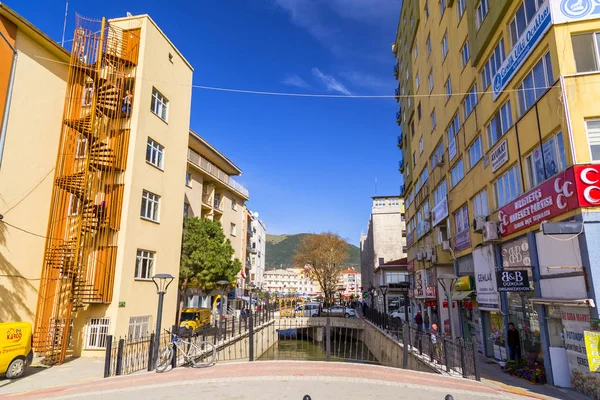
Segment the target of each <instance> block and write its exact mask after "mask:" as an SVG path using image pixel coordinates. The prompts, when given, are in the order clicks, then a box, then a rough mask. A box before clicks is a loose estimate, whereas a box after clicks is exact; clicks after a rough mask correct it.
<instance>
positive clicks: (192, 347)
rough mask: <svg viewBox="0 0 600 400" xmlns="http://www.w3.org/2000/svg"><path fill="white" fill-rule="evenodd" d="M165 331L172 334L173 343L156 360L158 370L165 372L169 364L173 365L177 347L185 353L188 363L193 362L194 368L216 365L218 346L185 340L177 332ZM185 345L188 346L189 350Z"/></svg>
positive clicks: (184, 356)
mask: <svg viewBox="0 0 600 400" xmlns="http://www.w3.org/2000/svg"><path fill="white" fill-rule="evenodd" d="M165 331H166V332H167V333H168V334H169V335H171V343H169V345H168V346H167V347H165V348H164V349H162V351H161V352H160V354H159V356H158V360H157V362H156V372H164V371H166V370H167V368H168V367H169V365H172V362H173V357H174V356H175V354H176V352H175V348H177V350H179V351H180V352H181V353H182V354H183V358H184V359H185V361H186V363H187V364H191V365H192V367H194V368H204V367H210V366H211V365H214V364H215V363H216V360H217V348H216V347H215V345H214V344H212V343H210V342H200V343H198V344H197V345H196V344H194V343H192V342H188V341H186V340H183V339H182V338H181V337H179V336H177V335H176V334H174V333H172V332H170V331H168V330H166V329H165ZM185 345H187V346H188V349H187V351H186V350H185Z"/></svg>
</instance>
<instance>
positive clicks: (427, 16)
mask: <svg viewBox="0 0 600 400" xmlns="http://www.w3.org/2000/svg"><path fill="white" fill-rule="evenodd" d="M424 11H425V20H427V18H429V0H425V10H424Z"/></svg>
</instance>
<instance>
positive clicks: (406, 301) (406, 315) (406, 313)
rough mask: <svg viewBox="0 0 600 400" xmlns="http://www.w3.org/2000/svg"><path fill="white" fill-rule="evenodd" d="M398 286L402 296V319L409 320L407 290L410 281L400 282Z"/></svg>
mask: <svg viewBox="0 0 600 400" xmlns="http://www.w3.org/2000/svg"><path fill="white" fill-rule="evenodd" d="M400 287H401V288H402V294H403V296H404V321H405V322H409V320H408V291H409V290H410V282H400Z"/></svg>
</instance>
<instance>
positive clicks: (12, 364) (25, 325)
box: [0, 322, 33, 379]
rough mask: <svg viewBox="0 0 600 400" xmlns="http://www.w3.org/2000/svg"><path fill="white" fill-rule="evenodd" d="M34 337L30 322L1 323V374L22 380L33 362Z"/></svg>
mask: <svg viewBox="0 0 600 400" xmlns="http://www.w3.org/2000/svg"><path fill="white" fill-rule="evenodd" d="M32 346H33V335H32V329H31V324H30V323H29V322H3V323H0V374H5V375H6V377H7V378H9V379H15V378H20V377H21V376H22V375H23V372H25V368H27V366H28V365H30V364H31V361H32V360H33V350H32Z"/></svg>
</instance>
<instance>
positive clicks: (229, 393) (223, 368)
mask: <svg viewBox="0 0 600 400" xmlns="http://www.w3.org/2000/svg"><path fill="white" fill-rule="evenodd" d="M266 381H268V384H266ZM198 393H202V397H203V398H204V399H302V397H303V396H304V395H305V394H310V395H311V397H312V399H314V400H318V399H330V398H331V397H332V396H335V398H344V399H369V398H382V399H403V398H405V399H424V400H429V399H432V400H433V399H443V398H444V397H445V395H446V394H452V395H453V396H454V398H455V399H457V400H458V399H466V400H468V399H482V398H515V399H524V398H532V397H533V398H536V397H535V396H531V395H530V396H527V397H523V396H520V395H517V394H513V393H511V392H510V391H509V390H506V389H503V388H491V387H489V386H486V385H484V384H482V383H479V382H475V381H471V380H465V379H459V378H449V377H442V376H440V375H435V374H429V373H420V372H414V371H405V370H401V369H394V368H386V367H380V366H371V365H360V364H348V363H319V362H255V363H236V364H218V365H216V366H214V367H211V368H207V369H191V368H179V369H177V370H175V371H171V372H167V373H163V374H156V373H141V374H137V375H131V376H124V377H117V378H111V379H99V380H94V381H90V382H84V383H79V384H75V385H70V386H66V387H54V388H48V389H43V390H39V391H35V392H28V393H18V394H12V395H9V396H6V397H4V398H11V399H77V398H83V397H85V398H86V399H87V400H95V399H109V398H110V399H130V398H132V397H137V398H143V399H175V398H177V399H180V398H182V397H185V396H186V395H190V396H192V395H197V394H198ZM0 398H3V397H0Z"/></svg>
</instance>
